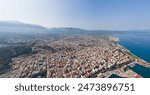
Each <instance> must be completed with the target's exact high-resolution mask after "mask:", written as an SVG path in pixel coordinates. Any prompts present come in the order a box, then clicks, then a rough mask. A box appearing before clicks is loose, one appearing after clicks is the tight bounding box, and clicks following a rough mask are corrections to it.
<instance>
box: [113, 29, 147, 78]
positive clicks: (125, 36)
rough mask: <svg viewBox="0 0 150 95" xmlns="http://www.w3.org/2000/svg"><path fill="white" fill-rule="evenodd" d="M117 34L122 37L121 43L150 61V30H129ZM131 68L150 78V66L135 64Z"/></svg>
mask: <svg viewBox="0 0 150 95" xmlns="http://www.w3.org/2000/svg"><path fill="white" fill-rule="evenodd" d="M115 36H116V37H118V38H119V39H120V41H119V44H121V45H122V46H124V47H125V48H127V49H128V50H130V51H131V52H132V53H133V54H135V55H136V56H138V57H140V58H142V59H144V60H145V61H147V62H149V63H150V31H149V32H144V31H138V32H127V33H120V34H117V35H115ZM131 69H132V70H133V71H135V72H136V73H138V74H140V75H141V76H142V77H144V78H150V68H146V67H144V66H141V65H135V66H134V67H133V68H131Z"/></svg>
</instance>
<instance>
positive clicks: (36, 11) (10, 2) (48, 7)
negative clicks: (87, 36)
mask: <svg viewBox="0 0 150 95" xmlns="http://www.w3.org/2000/svg"><path fill="white" fill-rule="evenodd" d="M0 20H1V21H4V20H18V21H22V22H26V23H33V24H39V25H43V26H47V27H79V28H85V29H117V30H123V29H127V30H128V29H150V0H0Z"/></svg>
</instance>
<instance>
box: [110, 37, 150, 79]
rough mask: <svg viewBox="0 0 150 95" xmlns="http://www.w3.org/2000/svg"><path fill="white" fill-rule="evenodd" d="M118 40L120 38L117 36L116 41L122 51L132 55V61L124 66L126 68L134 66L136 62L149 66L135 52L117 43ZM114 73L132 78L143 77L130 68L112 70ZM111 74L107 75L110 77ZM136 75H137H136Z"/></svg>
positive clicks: (149, 66)
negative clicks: (122, 70) (123, 70)
mask: <svg viewBox="0 0 150 95" xmlns="http://www.w3.org/2000/svg"><path fill="white" fill-rule="evenodd" d="M119 41H120V39H119V38H118V40H116V43H117V45H118V46H119V47H120V48H121V49H122V51H123V52H124V53H125V54H126V55H128V56H130V57H132V58H133V59H134V61H133V62H131V63H129V64H127V66H125V68H128V67H134V66H135V65H136V64H139V65H141V66H143V67H146V68H150V63H149V62H147V61H145V60H143V59H142V58H140V57H138V56H136V55H135V54H133V53H132V52H131V51H130V50H129V49H127V48H125V47H124V46H122V45H121V44H119V43H118V42H119ZM114 72H115V73H113V74H116V75H118V76H121V77H126V78H131V77H134V78H144V77H142V76H141V75H140V74H138V73H136V72H135V71H133V70H132V69H129V68H128V70H127V71H126V72H121V71H120V70H119V71H118V70H116V71H114ZM125 73H126V74H125ZM111 75H112V74H109V75H108V76H107V77H110V76H111ZM136 76H138V77H136Z"/></svg>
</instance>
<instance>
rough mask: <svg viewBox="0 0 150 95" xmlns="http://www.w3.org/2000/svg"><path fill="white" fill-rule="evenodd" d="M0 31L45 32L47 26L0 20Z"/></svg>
mask: <svg viewBox="0 0 150 95" xmlns="http://www.w3.org/2000/svg"><path fill="white" fill-rule="evenodd" d="M0 32H2V33H21V34H22V33H23V34H26V33H44V32H47V28H45V27H42V26H39V25H33V24H26V23H22V22H18V21H0Z"/></svg>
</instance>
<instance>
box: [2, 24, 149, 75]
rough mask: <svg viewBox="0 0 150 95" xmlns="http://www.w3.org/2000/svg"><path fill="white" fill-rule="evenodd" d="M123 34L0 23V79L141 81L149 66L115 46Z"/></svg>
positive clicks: (117, 45)
mask: <svg viewBox="0 0 150 95" xmlns="http://www.w3.org/2000/svg"><path fill="white" fill-rule="evenodd" d="M126 33H127V32H126V31H109V30H85V29H80V28H45V27H43V26H39V25H32V24H25V23H21V22H0V77H1V78H109V77H114V76H115V77H116V76H118V77H123V78H142V77H143V76H142V75H140V74H139V73H137V72H135V71H134V70H133V68H134V67H135V66H136V65H137V64H138V65H140V66H143V67H145V68H150V63H148V62H146V61H144V60H143V59H141V58H139V57H137V56H136V55H134V54H133V53H132V52H131V51H129V50H128V49H127V48H125V47H124V46H122V45H120V44H118V41H119V38H118V37H114V36H113V35H115V34H126Z"/></svg>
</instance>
